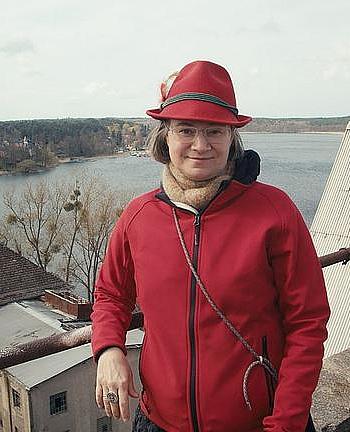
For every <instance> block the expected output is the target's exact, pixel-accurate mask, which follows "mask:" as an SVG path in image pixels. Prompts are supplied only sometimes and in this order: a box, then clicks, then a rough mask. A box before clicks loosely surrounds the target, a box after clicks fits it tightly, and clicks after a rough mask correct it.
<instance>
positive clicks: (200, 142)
mask: <svg viewBox="0 0 350 432" xmlns="http://www.w3.org/2000/svg"><path fill="white" fill-rule="evenodd" d="M191 147H192V149H193V150H196V151H198V152H205V151H208V150H210V149H211V145H210V144H209V142H208V139H207V138H206V137H205V136H204V134H203V133H202V131H198V132H197V135H196V137H195V138H194V140H193V142H192V146H191Z"/></svg>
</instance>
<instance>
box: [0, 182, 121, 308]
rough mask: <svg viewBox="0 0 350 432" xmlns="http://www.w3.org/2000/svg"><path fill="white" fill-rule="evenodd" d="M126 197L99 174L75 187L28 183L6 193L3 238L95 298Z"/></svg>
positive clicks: (91, 298)
mask: <svg viewBox="0 0 350 432" xmlns="http://www.w3.org/2000/svg"><path fill="white" fill-rule="evenodd" d="M69 190H71V192H69ZM127 201H128V197H127V196H126V195H125V194H124V195H120V194H118V193H117V192H116V191H114V190H112V189H111V188H110V187H109V186H108V185H106V184H105V183H103V181H102V180H101V179H99V178H89V179H88V178H87V177H86V176H85V177H84V176H83V177H82V178H80V179H79V180H76V181H75V184H74V185H71V186H69V185H67V184H59V185H58V184H56V185H49V184H48V183H45V182H41V183H39V184H38V185H36V186H33V185H32V184H30V183H27V185H26V187H25V188H24V190H23V192H22V193H20V194H16V193H13V192H12V193H7V194H5V195H4V203H5V206H6V207H7V209H8V210H9V213H8V214H7V215H6V217H5V220H4V221H3V222H2V224H1V226H0V241H2V242H4V243H5V244H7V246H9V247H11V248H13V249H14V250H16V251H17V252H19V253H21V254H22V255H23V256H26V257H27V258H29V259H31V260H32V261H34V262H35V263H36V264H37V265H39V266H40V267H41V268H42V269H43V270H45V271H47V270H50V271H53V272H56V273H58V274H59V276H61V277H62V278H63V279H64V280H66V281H67V282H72V283H75V284H78V285H80V286H83V287H85V288H86V293H87V297H88V299H89V300H90V301H92V300H93V290H94V285H95V282H96V277H97V272H98V268H99V265H100V263H101V261H102V260H103V257H104V254H105V251H106V247H107V241H108V237H109V234H110V232H111V230H112V228H113V225H114V223H115V221H116V219H117V218H118V217H119V216H120V214H121V212H122V208H123V206H124V205H125V202H127Z"/></svg>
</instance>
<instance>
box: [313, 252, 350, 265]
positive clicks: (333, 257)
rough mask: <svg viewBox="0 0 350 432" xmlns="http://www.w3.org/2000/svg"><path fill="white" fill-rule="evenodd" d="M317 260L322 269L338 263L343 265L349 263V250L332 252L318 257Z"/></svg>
mask: <svg viewBox="0 0 350 432" xmlns="http://www.w3.org/2000/svg"><path fill="white" fill-rule="evenodd" d="M319 260H320V263H321V267H322V268H324V267H328V266H330V265H333V264H336V263H339V262H341V263H342V264H344V265H345V264H346V263H347V262H348V261H350V248H342V249H339V251H338V252H333V253H330V254H328V255H324V256H321V257H319Z"/></svg>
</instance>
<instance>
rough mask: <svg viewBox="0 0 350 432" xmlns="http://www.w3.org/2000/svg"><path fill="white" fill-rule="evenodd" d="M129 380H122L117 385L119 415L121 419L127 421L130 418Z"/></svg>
mask: <svg viewBox="0 0 350 432" xmlns="http://www.w3.org/2000/svg"><path fill="white" fill-rule="evenodd" d="M128 390H129V382H128V381H124V382H123V383H121V384H120V387H119V408H120V416H121V418H122V420H123V421H127V420H129V419H130V410H129V391H128Z"/></svg>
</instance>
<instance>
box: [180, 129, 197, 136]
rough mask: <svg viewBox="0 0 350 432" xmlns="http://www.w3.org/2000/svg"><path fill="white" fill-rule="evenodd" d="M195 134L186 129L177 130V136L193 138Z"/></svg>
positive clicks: (191, 130)
mask: <svg viewBox="0 0 350 432" xmlns="http://www.w3.org/2000/svg"><path fill="white" fill-rule="evenodd" d="M195 133H196V132H195V130H193V129H188V128H186V129H180V130H179V134H180V135H184V136H194V135H195Z"/></svg>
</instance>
